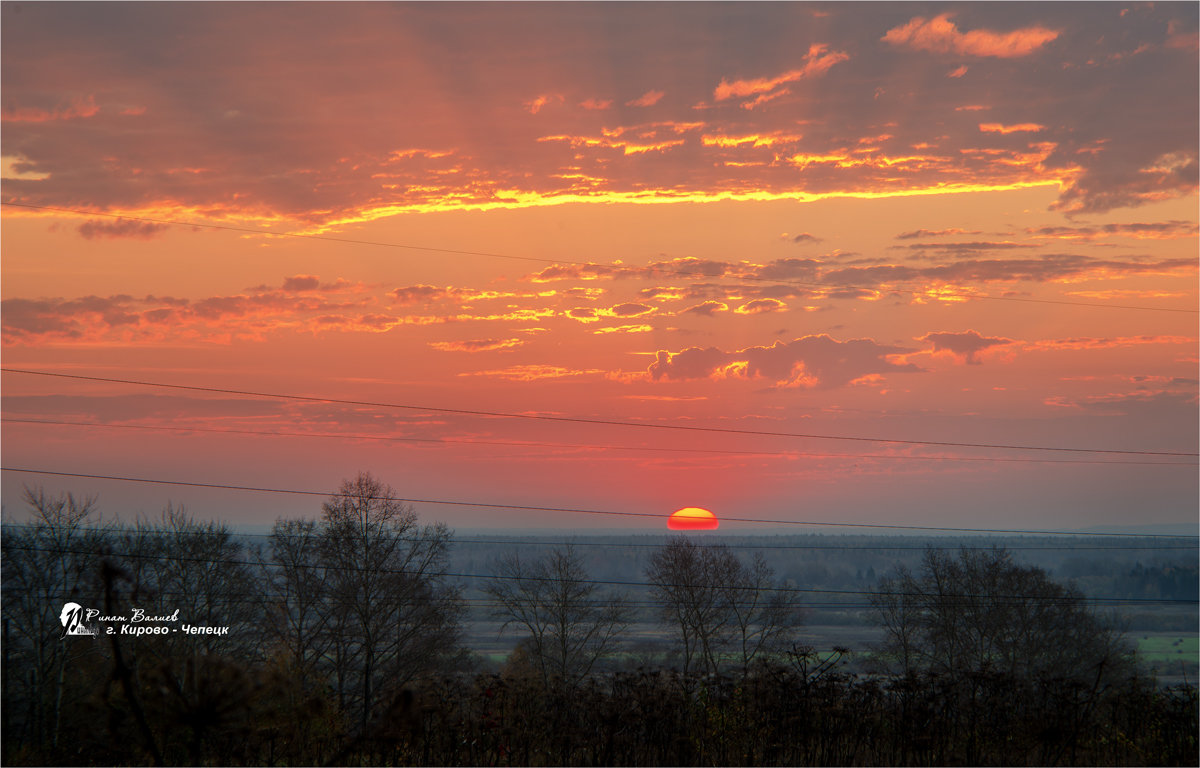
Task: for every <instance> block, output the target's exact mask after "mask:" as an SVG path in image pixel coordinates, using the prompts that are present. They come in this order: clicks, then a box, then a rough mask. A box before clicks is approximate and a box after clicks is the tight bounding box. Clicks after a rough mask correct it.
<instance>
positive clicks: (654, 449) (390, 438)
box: [3, 418, 1196, 467]
mask: <svg viewBox="0 0 1200 768" xmlns="http://www.w3.org/2000/svg"><path fill="white" fill-rule="evenodd" d="M3 423H5V424H47V425H57V426H71V427H93V428H97V429H135V430H137V429H140V430H147V431H157V432H201V433H211V434H220V435H254V436H262V437H319V438H332V439H340V440H378V441H384V442H401V443H434V444H443V443H449V444H456V445H492V446H506V447H516V448H570V449H583V450H604V451H634V452H643V451H645V452H651V453H660V452H661V453H699V454H716V455H732V456H765V457H775V458H800V457H804V458H821V459H855V460H858V459H887V460H897V461H966V462H985V463H991V462H1002V463H1021V464H1085V465H1097V464H1117V465H1135V466H1136V465H1143V466H1162V467H1195V466H1196V465H1195V464H1194V463H1192V462H1176V461H1136V460H1133V461H1130V460H1122V459H1117V460H1109V461H1100V460H1092V459H1026V458H1017V457H1000V456H908V455H902V454H880V453H877V454H869V453H868V454H857V453H811V452H804V451H739V450H734V449H724V448H664V447H659V446H636V445H595V444H591V445H589V444H584V443H544V442H534V441H520V440H467V439H459V438H453V437H399V436H394V435H364V434H348V433H344V432H281V431H276V430H252V429H215V428H212V427H195V426H172V427H168V426H155V425H148V424H112V423H107V422H92V421H66V420H59V419H12V418H4V419H3Z"/></svg>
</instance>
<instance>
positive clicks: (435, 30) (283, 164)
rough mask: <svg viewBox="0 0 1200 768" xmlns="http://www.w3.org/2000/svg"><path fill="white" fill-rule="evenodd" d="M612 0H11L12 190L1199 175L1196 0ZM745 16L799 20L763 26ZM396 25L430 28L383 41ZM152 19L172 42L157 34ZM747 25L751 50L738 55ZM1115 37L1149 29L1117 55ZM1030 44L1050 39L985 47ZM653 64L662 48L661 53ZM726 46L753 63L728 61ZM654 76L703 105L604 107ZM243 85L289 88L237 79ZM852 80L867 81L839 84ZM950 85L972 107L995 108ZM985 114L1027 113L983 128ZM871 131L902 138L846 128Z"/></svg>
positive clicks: (363, 210) (710, 187) (1135, 185)
mask: <svg viewBox="0 0 1200 768" xmlns="http://www.w3.org/2000/svg"><path fill="white" fill-rule="evenodd" d="M626 5H630V4H621V5H620V6H617V5H613V6H598V10H597V14H598V18H599V19H600V20H601V24H600V28H607V26H608V25H609V24H617V20H618V17H619V19H620V24H619V29H620V32H619V34H616V35H614V36H604V35H602V36H600V37H596V35H595V30H596V29H597V27H596V26H595V25H579V24H578V23H577V19H576V18H575V17H574V16H575V13H576V11H575V9H574V7H573V6H571V5H570V4H564V5H563V6H562V7H555V8H553V9H551V7H550V6H546V5H544V4H543V5H539V6H537V10H536V11H535V10H532V9H531V8H532V7H525V6H523V5H521V4H488V5H487V6H469V7H470V8H471V9H472V10H473V12H470V13H468V11H467V7H466V6H464V7H462V8H460V7H458V6H457V5H453V4H444V5H436V4H435V5H428V6H424V5H422V6H413V8H412V9H411V10H406V11H405V12H404V13H396V14H393V13H390V12H389V11H388V10H386V9H387V8H390V6H386V5H380V4H371V3H363V4H357V5H354V6H344V5H343V6H338V8H337V10H336V11H334V10H331V9H330V7H326V6H325V5H323V4H315V3H307V4H302V5H297V6H295V13H294V14H292V15H290V16H289V23H288V24H287V25H283V26H281V25H280V24H279V23H278V18H277V17H276V10H275V8H274V7H273V6H270V5H265V6H264V5H256V4H237V5H236V6H235V5H234V4H211V5H197V4H187V5H180V6H164V7H163V8H164V10H162V11H156V12H155V14H153V25H152V26H153V27H154V29H155V32H156V33H158V34H143V35H141V36H137V35H134V34H132V30H134V29H138V28H139V25H141V26H142V27H143V28H145V27H146V25H147V24H149V23H150V22H149V21H148V20H147V17H145V15H144V13H143V9H142V7H141V6H124V5H109V6H106V7H108V8H109V13H108V15H107V16H103V17H100V16H99V15H98V14H97V15H90V14H89V15H87V17H86V18H87V24H86V25H84V24H83V22H82V19H83V17H82V16H81V17H79V19H78V21H79V23H78V24H63V23H62V22H61V18H60V17H59V16H58V15H57V12H56V11H55V10H54V6H53V4H49V5H48V6H47V7H46V8H44V9H41V8H38V9H36V10H28V11H26V12H24V13H23V15H22V20H21V34H10V35H8V37H7V38H6V39H5V53H4V55H5V60H6V61H19V62H22V66H21V67H19V68H16V69H14V68H13V67H6V68H5V80H4V105H3V106H4V117H5V118H6V122H4V151H5V153H6V158H9V157H11V158H20V159H19V160H17V159H13V160H11V161H10V160H8V159H6V160H5V166H4V169H3V175H4V177H5V179H4V181H5V185H4V186H5V190H4V191H5V196H6V199H7V200H10V201H17V202H26V203H32V204H37V205H47V206H57V207H87V208H88V209H89V210H95V211H104V212H115V213H123V214H127V215H129V216H137V215H142V216H145V217H147V218H165V217H177V218H179V219H189V220H198V219H200V218H202V217H205V216H211V217H214V220H229V221H232V220H234V219H237V220H239V221H244V222H246V224H247V225H254V224H261V225H264V226H266V225H269V226H271V227H273V228H278V229H281V230H283V229H291V230H305V231H314V230H316V229H318V228H320V229H326V230H331V229H334V228H341V227H346V226H350V225H353V224H355V223H358V222H363V221H372V220H377V219H380V218H382V217H385V216H390V215H394V214H399V213H403V212H424V211H433V210H450V209H466V210H487V209H494V208H524V207H532V206H543V205H559V204H564V203H586V202H595V203H605V204H608V203H629V204H643V203H648V202H668V201H672V202H693V203H700V202H715V201H720V200H763V201H768V200H793V201H809V200H816V199H822V198H824V197H828V196H846V195H850V196H862V197H878V196H903V195H911V194H915V193H922V194H952V193H959V192H961V193H970V192H973V191H984V190H996V189H1015V188H1025V187H1029V186H1032V185H1045V186H1046V187H1047V188H1051V187H1053V188H1056V189H1059V190H1061V199H1060V201H1059V208H1058V210H1060V211H1063V212H1091V211H1104V210H1109V209H1112V208H1115V207H1123V206H1135V205H1142V204H1145V203H1148V202H1152V201H1155V200H1162V199H1169V198H1172V197H1178V196H1180V195H1187V194H1190V193H1192V192H1194V190H1195V189H1196V187H1197V184H1196V180H1197V168H1196V165H1195V159H1196V154H1197V153H1196V147H1195V144H1196V142H1195V136H1196V132H1197V130H1196V122H1197V117H1196V115H1197V113H1198V112H1200V110H1198V109H1197V105H1196V93H1197V87H1196V67H1195V55H1194V51H1195V48H1194V46H1192V43H1190V42H1189V41H1193V40H1194V31H1195V28H1196V25H1195V20H1194V17H1195V14H1194V13H1190V12H1187V13H1185V12H1182V11H1179V10H1178V8H1177V7H1176V6H1178V4H1174V5H1173V4H1160V5H1159V6H1156V7H1154V8H1149V7H1148V8H1146V9H1145V10H1144V11H1140V12H1139V20H1138V23H1136V24H1132V23H1130V21H1129V20H1128V19H1120V18H1119V16H1118V15H1117V14H1116V13H1107V12H1105V11H1103V10H1102V8H1101V6H1097V5H1088V6H1086V8H1084V7H1082V6H1080V7H1075V6H1061V5H1054V4H1007V5H1005V6H1003V8H1004V10H1003V11H1001V10H999V9H1000V6H996V5H989V4H967V5H964V6H963V7H962V10H961V11H959V16H957V17H954V18H951V17H950V16H949V14H947V13H942V14H941V15H937V14H938V13H940V10H939V11H934V12H931V13H927V14H925V17H924V18H923V19H922V18H918V19H912V20H910V21H907V22H906V21H905V19H904V17H905V16H911V15H912V14H909V13H905V12H904V11H903V7H902V6H897V7H898V8H900V9H901V10H900V11H899V13H901V14H903V15H902V16H901V17H899V18H898V20H897V21H895V22H888V23H886V24H885V25H884V26H883V27H882V28H880V27H878V23H879V19H880V16H879V14H877V13H876V12H875V10H874V6H871V5H870V4H852V5H847V6H845V7H844V8H843V9H841V10H840V11H839V12H838V13H836V14H835V16H837V17H838V19H839V20H840V21H839V22H838V23H837V24H836V25H832V26H831V25H829V24H828V23H822V24H819V25H817V26H813V25H811V24H808V23H807V22H809V21H811V19H810V18H809V16H808V14H804V16H805V20H804V22H805V23H800V22H798V21H797V19H796V18H795V13H796V12H795V11H793V10H792V9H791V6H790V5H789V4H785V3H777V4H756V5H753V6H747V11H746V14H747V17H746V18H747V20H748V23H747V24H745V25H734V26H735V27H737V28H736V29H734V28H733V27H730V26H729V25H727V24H726V25H725V26H723V27H720V28H722V29H723V30H724V33H725V34H727V35H729V36H730V37H729V40H730V45H731V46H732V47H730V48H723V47H722V48H720V49H712V50H709V49H708V48H707V47H706V45H704V44H700V43H698V41H699V40H702V39H707V38H705V37H704V35H705V34H706V31H709V30H711V29H713V28H718V27H719V25H721V24H723V22H724V19H723V18H722V13H723V11H722V10H721V9H722V8H723V6H722V5H721V4H705V5H704V6H701V5H697V6H695V7H693V8H690V9H689V13H688V14H685V16H686V18H684V17H678V18H672V19H671V20H670V22H666V21H664V20H663V18H662V16H661V11H660V10H657V7H658V6H656V5H655V4H639V5H638V6H637V8H636V9H634V8H627V7H626ZM709 6H711V7H709ZM23 7H24V6H23ZM34 7H35V8H36V6H34ZM406 8H408V7H407V6H406ZM476 8H478V9H479V10H474V9H476ZM534 14H537V15H536V19H535V18H534ZM931 16H936V18H933V19H932V20H930V17H931ZM750 22H752V23H750ZM665 24H669V28H670V29H671V30H673V33H672V34H669V35H665V36H664V35H663V34H662V32H661V30H662V29H663V25H665ZM9 26H11V25H9ZM85 27H86V28H85ZM893 27H894V28H895V29H892V31H891V32H888V37H887V38H885V39H890V41H891V43H894V44H895V45H903V46H906V47H907V48H913V47H916V48H921V47H924V48H927V49H933V50H944V51H946V53H944V54H941V55H939V56H938V58H937V60H935V61H932V62H927V63H926V62H923V61H921V60H920V59H919V58H916V59H914V60H913V61H911V62H910V63H911V64H912V65H913V66H916V67H922V66H926V65H927V66H928V70H922V71H920V72H917V71H914V70H912V69H911V68H910V67H908V66H907V65H906V66H899V65H898V62H897V56H896V54H895V51H896V50H897V49H896V48H894V47H893V46H892V45H891V44H882V45H881V44H879V42H878V41H879V38H880V37H881V32H885V31H887V30H888V29H889V28H893ZM614 28H616V27H614ZM6 29H8V27H6ZM750 30H775V32H776V33H778V34H781V35H783V34H785V33H786V31H788V30H790V31H792V32H794V33H795V34H792V35H791V36H790V37H789V38H788V43H789V44H788V45H784V44H779V45H774V44H772V45H763V42H762V39H761V37H760V36H759V35H758V34H757V33H751V32H750ZM1012 30H1015V31H1012ZM1052 30H1061V32H1056V31H1052ZM1164 30H1173V31H1171V32H1169V33H1168V34H1167V35H1166V39H1164ZM675 32H677V33H678V34H675ZM818 35H820V36H822V37H821V38H820V39H818V38H817V36H818ZM106 36H107V37H106ZM1051 37H1053V39H1054V42H1053V43H1052V44H1050V43H1049V42H1048V40H1049V39H1050V38H1051ZM410 39H414V40H423V41H426V42H425V43H423V44H421V45H416V44H414V45H403V46H398V45H397V42H396V41H397V40H410ZM164 40H175V41H177V42H178V44H177V45H176V46H175V47H174V48H173V49H172V51H171V55H170V56H164V55H163V53H162V50H161V46H162V45H164V43H163V41H164ZM546 40H554V41H556V42H555V45H552V46H546V45H545V44H544V43H545V41H546ZM635 40H638V41H640V42H641V44H639V45H633V41H635ZM114 41H115V42H114ZM1168 41H1175V42H1174V43H1171V42H1168ZM1175 44H1178V45H1180V46H1183V47H1173V46H1174V45H1175ZM755 45H757V46H758V53H757V55H756V56H754V57H751V58H749V59H747V58H746V57H744V56H741V58H738V56H739V55H740V54H737V53H736V52H737V51H743V52H744V51H745V50H749V49H750V47H751V46H755ZM114 46H116V47H114ZM631 46H632V47H631ZM1188 46H1192V47H1188ZM514 49H515V50H520V51H522V55H520V56H512V55H509V53H510V52H511V50H514ZM63 50H67V51H71V52H72V58H71V59H70V62H66V61H65V60H63V59H62V57H61V56H58V55H57V54H56V53H55V52H56V51H63ZM112 50H121V51H123V54H122V57H124V58H122V57H116V58H114V57H113V55H112V53H111V51H112ZM263 51H269V52H270V54H271V55H270V57H269V61H267V62H266V64H269V66H267V65H265V64H264V60H263V58H262V52H263ZM957 51H962V53H958V52H957ZM1129 51H1141V52H1140V53H1138V55H1136V56H1133V55H1129V56H1126V57H1125V58H1119V59H1117V58H1114V56H1115V54H1118V53H1121V52H1129ZM1023 52H1030V53H1032V52H1037V53H1039V54H1045V55H1044V56H1041V55H1039V57H1038V59H1039V60H1038V61H1037V62H1024V61H1021V60H1020V59H1016V58H1007V59H1004V60H1003V61H997V60H991V61H984V62H980V63H976V62H977V61H978V59H977V58H976V57H977V56H984V55H987V56H1002V57H1003V56H1007V57H1012V56H1015V55H1016V54H1019V53H1023ZM942 56H946V57H953V58H952V59H943V58H942ZM909 58H913V57H909ZM314 60H319V61H323V62H326V63H328V64H329V66H327V67H325V68H324V69H323V71H322V72H323V73H322V76H321V77H319V78H315V79H314V78H310V77H307V76H306V74H305V73H307V72H309V69H310V64H311V62H312V61H314ZM127 61H156V62H158V66H156V67H153V68H146V67H142V68H140V69H139V68H133V69H130V68H129V67H127V66H125V64H123V63H122V62H127ZM664 61H672V62H677V63H678V64H677V65H673V66H672V67H670V68H669V70H670V71H667V70H665V69H663V67H664V66H665V65H664V64H663V62H664ZM739 61H740V62H745V64H742V65H740V66H744V67H750V66H752V67H753V68H754V69H753V70H750V71H748V72H747V73H742V72H738V71H735V70H733V69H731V67H733V66H737V64H736V62H739ZM614 62H616V63H615V64H614ZM997 63H999V64H1002V65H1003V66H1004V67H1005V68H1004V71H1003V72H1002V73H1001V72H999V71H995V72H993V71H992V69H994V68H995V65H996V64H997ZM1030 64H1036V66H1030ZM967 65H970V67H971V70H970V73H971V75H976V74H978V75H979V80H980V81H981V82H982V81H983V80H984V79H986V80H987V83H988V87H987V88H986V89H983V90H978V89H977V90H975V91H971V92H970V93H967V92H965V91H964V90H963V83H964V82H966V80H967V78H965V77H964V78H962V79H956V78H948V77H946V74H947V72H951V73H953V72H954V71H955V68H961V67H962V66H967ZM64 67H67V68H69V72H68V71H65V70H64ZM614 67H615V69H614ZM980 67H987V68H988V71H987V72H983V70H981V69H980ZM198 73H203V77H201V76H200V75H199V74H198ZM430 73H438V74H437V76H433V75H431V74H430ZM471 73H486V74H483V75H479V76H480V77H483V79H482V80H480V79H478V78H476V77H475V75H473V74H471ZM984 75H986V77H984ZM647 79H649V82H663V83H666V82H670V83H671V85H670V87H671V89H672V92H671V93H672V96H673V98H672V99H671V100H667V99H666V98H665V97H663V98H662V99H661V100H660V101H658V102H657V103H656V105H655V106H654V107H653V109H654V110H655V111H656V113H661V116H662V117H663V118H669V119H670V121H671V122H674V123H676V124H679V125H682V124H696V116H697V115H703V117H704V122H703V123H702V124H701V125H702V129H697V128H692V129H690V130H685V131H682V132H679V131H677V130H676V129H675V128H671V127H668V126H666V125H662V126H660V127H657V128H655V127H653V126H647V125H641V126H637V125H628V126H614V125H612V124H611V121H607V118H608V117H612V116H614V112H617V110H613V109H612V107H613V106H615V105H617V104H621V103H624V102H625V101H626V100H627V99H628V98H629V96H636V95H637V94H638V93H640V92H643V91H645V90H646V87H645V84H646V83H647ZM251 81H253V82H255V83H256V84H257V85H256V90H257V91H258V92H260V93H274V94H280V96H279V98H273V99H254V98H250V97H248V96H246V95H245V94H244V93H243V91H244V89H245V88H246V87H247V85H246V84H247V83H249V82H251ZM631 82H636V83H641V84H642V85H641V86H639V87H637V88H636V90H631V86H630V85H629V83H631ZM867 82H869V83H872V84H873V85H872V87H871V88H869V89H868V92H869V91H875V90H876V88H878V91H877V96H878V98H876V99H869V98H868V99H864V98H862V94H858V93H857V91H856V89H857V88H858V87H859V85H861V84H862V83H867ZM113 83H120V84H121V88H119V89H114V87H113V85H112V84H113ZM163 83H169V84H170V87H169V88H164V87H163V86H162V84H163ZM664 90H665V87H664ZM619 92H623V93H625V94H627V95H626V96H622V97H621V98H620V99H618V100H617V101H616V102H615V103H613V104H609V102H610V101H612V98H614V97H611V96H610V95H609V94H612V93H619ZM1113 94H1118V95H1119V96H1120V98H1119V99H1118V98H1115V97H1114V96H1113ZM285 95H286V96H285ZM676 96H677V97H678V98H675V97H676ZM715 97H720V98H715ZM568 100H569V101H570V103H571V104H572V107H571V108H570V109H564V108H561V107H562V105H564V104H566V103H567V102H568ZM704 100H707V101H709V102H711V103H710V104H708V105H705V106H706V109H704V110H703V111H698V110H696V109H692V108H691V107H692V106H693V105H696V102H697V101H704ZM633 101H635V102H636V101H638V100H637V99H634V100H633ZM914 103H919V104H920V105H921V108H920V117H921V119H920V120H914V119H911V117H912V115H913V114H914V113H913V112H912V105H913V104H914ZM737 105H741V106H744V107H756V109H754V110H753V111H747V110H744V109H730V107H734V106H737ZM599 107H606V109H604V110H600V111H596V109H595V108H599ZM964 107H986V108H987V110H988V111H987V113H986V115H987V117H986V120H981V119H980V116H979V115H977V114H975V113H967V112H958V111H957V110H959V109H961V108H964ZM629 110H634V111H635V112H636V111H637V110H636V108H634V107H630V108H629V109H628V110H626V111H627V112H628V111H629ZM467 113H470V114H472V115H475V116H476V117H475V119H473V120H469V121H464V120H463V119H462V117H461V116H462V115H463V114H467ZM530 114H536V119H530ZM1148 115H1149V116H1153V119H1152V120H1149V122H1148V118H1147V116H1148ZM601 118H605V120H606V121H607V122H606V124H604V126H603V127H604V130H602V129H601V127H600V123H601V122H602V121H601ZM664 122H666V121H664ZM980 122H983V124H984V125H991V124H995V125H998V126H1005V127H1012V126H1020V125H1022V124H1028V125H1040V126H1045V127H1044V129H1043V130H1041V131H1038V132H1016V133H1009V134H1004V133H999V132H996V133H984V132H981V131H979V130H978V126H979V124H980ZM480 125H487V126H490V127H492V129H491V130H487V131H481V130H479V129H478V126H480ZM280 126H294V127H297V129H296V130H287V131H281V130H280ZM1147 126H1150V128H1148V127H1147ZM884 133H886V134H889V135H892V138H891V139H889V140H887V141H886V142H879V143H877V144H873V145H864V144H861V143H860V142H861V141H863V140H865V139H869V138H872V137H878V136H880V135H881V134H884ZM1035 138H1036V139H1038V141H1036V142H1031V141H1029V139H1035ZM231 190H236V192H231ZM5 213H6V215H8V216H12V215H29V214H27V213H26V214H14V212H12V211H8V210H6V212H5Z"/></svg>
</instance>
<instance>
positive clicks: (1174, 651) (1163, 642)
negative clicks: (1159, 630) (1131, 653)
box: [1136, 634, 1200, 662]
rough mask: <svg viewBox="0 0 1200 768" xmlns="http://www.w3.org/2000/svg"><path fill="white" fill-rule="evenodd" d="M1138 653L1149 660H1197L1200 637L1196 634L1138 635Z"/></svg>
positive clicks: (1199, 649) (1199, 652)
mask: <svg viewBox="0 0 1200 768" xmlns="http://www.w3.org/2000/svg"><path fill="white" fill-rule="evenodd" d="M1136 637H1137V644H1138V653H1139V654H1140V655H1141V657H1142V658H1143V659H1144V660H1146V661H1149V662H1155V661H1157V662H1163V661H1166V662H1170V661H1195V660H1196V659H1197V657H1198V656H1200V637H1197V636H1195V635H1190V636H1189V635H1173V634H1165V635H1142V636H1136Z"/></svg>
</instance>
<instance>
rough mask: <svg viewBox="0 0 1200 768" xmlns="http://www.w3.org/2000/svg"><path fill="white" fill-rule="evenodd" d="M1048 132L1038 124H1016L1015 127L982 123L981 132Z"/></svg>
mask: <svg viewBox="0 0 1200 768" xmlns="http://www.w3.org/2000/svg"><path fill="white" fill-rule="evenodd" d="M1044 130H1046V126H1044V125H1038V124H1037V123H1015V124H1013V125H1004V124H1003V123H980V124H979V131H980V132H981V133H1000V134H1005V135H1007V134H1010V133H1037V132H1039V131H1044Z"/></svg>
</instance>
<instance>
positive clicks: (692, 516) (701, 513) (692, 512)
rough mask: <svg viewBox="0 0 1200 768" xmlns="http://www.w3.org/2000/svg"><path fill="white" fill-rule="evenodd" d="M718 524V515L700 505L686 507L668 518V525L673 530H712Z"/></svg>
mask: <svg viewBox="0 0 1200 768" xmlns="http://www.w3.org/2000/svg"><path fill="white" fill-rule="evenodd" d="M718 525H720V521H719V520H717V516H716V515H714V514H713V513H712V512H709V511H708V510H707V509H701V508H700V507H684V508H683V509H679V510H676V511H675V512H673V513H671V516H670V517H669V518H667V527H668V528H670V529H671V530H673V531H710V530H714V529H716V527H717V526H718Z"/></svg>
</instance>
